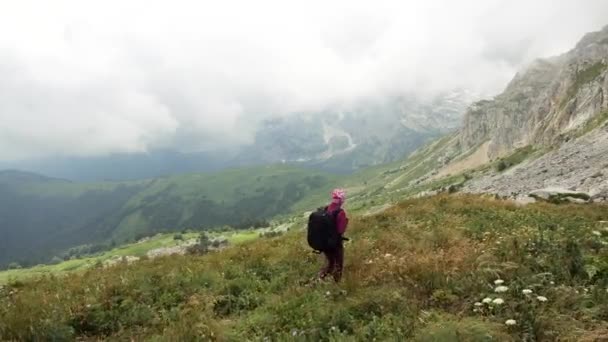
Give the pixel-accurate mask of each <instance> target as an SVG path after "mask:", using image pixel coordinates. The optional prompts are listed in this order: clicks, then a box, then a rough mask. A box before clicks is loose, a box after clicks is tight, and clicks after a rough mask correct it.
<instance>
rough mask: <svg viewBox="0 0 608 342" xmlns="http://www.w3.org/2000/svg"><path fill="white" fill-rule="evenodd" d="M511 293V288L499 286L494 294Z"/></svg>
mask: <svg viewBox="0 0 608 342" xmlns="http://www.w3.org/2000/svg"><path fill="white" fill-rule="evenodd" d="M507 291H509V288H508V287H506V286H498V287H497V288H495V289H494V292H496V293H503V292H507Z"/></svg>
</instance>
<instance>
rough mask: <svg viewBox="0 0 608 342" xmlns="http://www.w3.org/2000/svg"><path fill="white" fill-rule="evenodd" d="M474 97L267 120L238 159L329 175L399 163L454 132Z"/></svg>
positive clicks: (394, 101)
mask: <svg viewBox="0 0 608 342" xmlns="http://www.w3.org/2000/svg"><path fill="white" fill-rule="evenodd" d="M474 98H475V95H474V94H472V93H470V92H467V91H465V90H458V91H452V92H446V93H442V94H439V95H436V96H429V97H421V96H415V95H409V96H398V97H393V98H389V99H384V100H367V101H361V102H358V103H356V104H354V105H351V106H347V107H337V108H332V109H328V110H325V111H322V112H316V113H301V114H299V115H291V116H287V117H284V118H277V119H273V120H269V121H266V122H265V123H264V124H263V126H262V127H261V128H260V129H259V131H258V132H257V134H256V138H255V142H254V144H253V145H252V146H248V147H246V148H245V150H244V151H243V153H242V154H241V155H240V157H239V159H240V160H242V161H245V162H254V161H258V162H260V161H263V162H266V163H276V162H287V163H294V162H295V163H298V164H299V165H304V166H308V167H316V168H320V169H324V170H328V171H333V172H353V171H355V170H357V169H360V168H363V167H366V166H373V165H379V164H383V163H388V162H392V161H396V160H400V159H403V158H405V157H406V156H407V155H408V154H409V153H411V152H412V151H414V150H415V149H417V148H418V147H420V146H422V145H424V144H425V143H427V142H429V141H431V140H433V139H436V138H437V137H439V136H441V135H443V134H445V133H447V132H450V131H453V130H455V129H456V128H458V127H459V125H460V122H461V115H462V113H463V112H464V110H465V109H466V106H467V105H468V104H470V102H471V101H472V100H473V99H474Z"/></svg>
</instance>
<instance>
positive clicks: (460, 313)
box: [0, 195, 608, 341]
mask: <svg viewBox="0 0 608 342" xmlns="http://www.w3.org/2000/svg"><path fill="white" fill-rule="evenodd" d="M606 219H608V207H607V206H600V205H590V206H578V205H564V206H555V205H548V204H535V205H530V206H526V207H516V206H514V205H513V204H510V203H507V202H501V201H495V200H488V199H483V198H480V197H473V196H455V197H450V196H446V195H444V196H436V197H432V198H426V199H418V200H409V201H406V202H403V203H401V204H399V205H398V206H396V207H394V208H392V209H389V210H388V211H386V212H384V213H382V214H379V215H375V216H370V217H365V218H357V219H354V220H353V222H352V226H351V228H350V233H349V235H350V237H351V238H352V242H350V243H349V244H348V245H347V247H346V255H347V258H346V272H345V279H344V282H343V283H342V284H340V285H334V284H332V283H326V284H318V285H316V286H313V287H308V286H303V285H302V284H301V281H302V280H306V279H307V278H308V277H311V276H313V275H314V274H315V272H316V270H317V268H318V267H319V265H320V262H321V260H320V258H319V257H317V256H315V255H314V254H312V253H310V251H309V250H308V248H307V247H306V244H305V241H304V239H303V236H302V232H291V233H288V234H287V235H286V236H283V237H278V238H272V239H258V240H256V241H253V242H249V243H245V244H243V245H239V246H237V247H234V248H229V249H227V250H223V251H220V252H217V253H212V254H210V255H206V256H202V257H168V258H160V259H155V260H148V261H142V262H139V263H136V264H134V265H120V266H116V267H113V268H110V269H105V270H91V271H88V272H84V273H81V272H79V273H74V274H71V275H68V276H66V277H62V278H56V277H47V278H45V279H41V280H38V281H32V282H28V283H20V282H17V283H13V284H11V285H9V286H7V287H5V288H3V289H2V290H0V338H2V339H9V340H10V339H15V340H27V339H49V338H52V337H54V338H57V339H61V338H64V339H71V338H74V337H76V336H78V337H80V338H84V339H87V338H88V339H91V340H96V339H99V338H109V339H121V340H122V339H124V340H128V339H131V338H132V339H135V340H167V341H173V340H197V339H199V340H200V339H216V340H234V341H241V340H245V339H249V340H262V339H264V338H265V337H269V338H271V339H272V340H287V339H290V338H291V336H292V334H295V335H298V336H300V338H301V339H302V340H371V339H373V338H377V339H379V340H387V339H389V340H391V339H395V338H399V337H400V338H406V339H412V340H423V341H428V340H435V341H452V340H453V341H456V340H462V339H464V340H467V341H487V340H489V338H490V337H489V336H491V340H500V341H508V340H521V339H522V338H528V339H536V340H554V339H557V338H558V337H559V338H560V339H561V340H585V339H587V340H589V341H591V340H593V339H594V338H601V337H606V336H605V335H606V331H608V330H607V329H608V326H607V325H606V319H607V318H608V293H607V292H606V286H607V285H608V264H607V263H606V260H608V259H607V258H608V247H606V245H607V244H608V234H607V232H606V230H605V227H602V226H601V225H602V223H600V222H598V221H600V220H606ZM497 278H501V279H503V280H504V281H505V285H506V286H507V287H508V290H507V291H506V292H504V293H499V294H498V293H495V292H494V290H493V289H494V280H496V279H497ZM523 289H531V290H532V291H534V294H533V295H529V296H526V295H524V294H522V290H523ZM537 295H541V296H544V297H546V298H547V299H548V301H547V302H540V301H539V300H538V299H537V298H536V296H537ZM485 297H490V298H492V299H495V298H497V297H501V298H502V299H504V301H505V303H504V304H503V305H483V306H481V307H476V306H475V305H474V303H476V302H478V301H481V300H482V299H483V298H485ZM476 308H477V309H478V310H477V311H474V309H476ZM507 319H515V320H517V322H518V323H517V325H515V326H512V327H509V326H507V325H505V324H504V322H505V321H506V320H507Z"/></svg>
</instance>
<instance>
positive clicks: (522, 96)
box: [418, 26, 608, 201]
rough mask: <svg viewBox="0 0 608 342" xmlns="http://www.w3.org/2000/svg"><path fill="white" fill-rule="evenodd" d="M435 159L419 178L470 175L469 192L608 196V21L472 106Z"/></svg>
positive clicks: (429, 179)
mask: <svg viewBox="0 0 608 342" xmlns="http://www.w3.org/2000/svg"><path fill="white" fill-rule="evenodd" d="M524 151H528V152H524ZM529 151H533V153H529ZM527 153H529V154H527ZM434 158H435V159H436V160H437V165H438V167H437V168H436V169H435V170H434V171H433V172H431V173H429V174H427V175H425V176H423V177H422V178H421V179H420V180H418V182H420V181H422V182H432V181H434V180H436V179H438V178H441V177H445V176H450V175H457V174H462V173H463V172H465V173H467V177H466V178H467V179H468V181H467V182H466V183H465V184H464V185H462V190H463V191H465V192H473V193H494V194H498V195H501V196H506V197H511V198H519V199H529V198H530V195H532V196H534V197H536V198H538V197H543V196H544V197H552V196H553V197H552V198H558V197H560V196H563V197H568V196H570V197H572V194H574V195H576V196H578V195H581V193H582V195H581V196H582V199H581V198H575V199H576V200H584V201H587V200H595V201H606V200H608V26H607V27H605V28H604V29H603V30H601V31H599V32H594V33H589V34H587V35H586V36H585V37H584V38H583V39H582V40H581V41H580V42H579V43H578V44H577V45H576V47H575V48H574V49H572V50H571V51H569V52H567V53H565V54H563V55H561V56H558V57H554V58H550V59H545V60H537V61H535V62H534V63H532V65H530V66H529V67H528V68H526V69H525V70H523V71H522V72H520V73H518V74H517V75H516V76H515V77H514V79H513V80H512V81H511V82H510V84H509V85H508V86H507V88H506V89H505V91H504V92H503V93H502V94H500V95H498V96H496V97H495V98H494V99H492V100H485V101H479V102H477V103H475V104H473V105H472V106H471V107H470V108H469V109H468V110H467V112H466V113H465V116H464V123H463V127H462V128H461V129H460V130H459V131H458V133H457V135H456V136H455V138H454V139H453V140H452V141H451V142H450V143H449V144H446V146H445V147H444V148H443V149H442V150H441V151H438V152H437V153H436V155H435V156H434ZM488 166H490V167H488ZM539 194H540V195H539ZM555 196H557V197H555ZM560 198H561V197H560Z"/></svg>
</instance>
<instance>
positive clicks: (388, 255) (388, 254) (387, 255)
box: [384, 253, 393, 258]
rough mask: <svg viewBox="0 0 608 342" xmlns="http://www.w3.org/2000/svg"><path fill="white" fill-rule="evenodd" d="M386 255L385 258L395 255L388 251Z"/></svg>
mask: <svg viewBox="0 0 608 342" xmlns="http://www.w3.org/2000/svg"><path fill="white" fill-rule="evenodd" d="M384 257H385V258H391V257H393V255H392V254H391V253H386V254H384Z"/></svg>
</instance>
